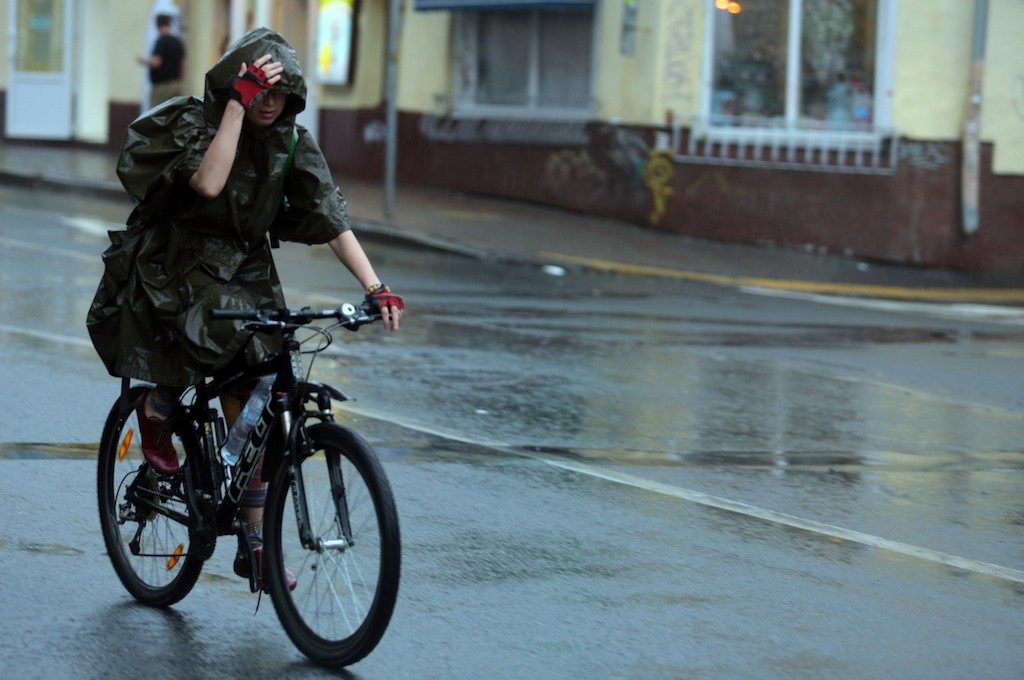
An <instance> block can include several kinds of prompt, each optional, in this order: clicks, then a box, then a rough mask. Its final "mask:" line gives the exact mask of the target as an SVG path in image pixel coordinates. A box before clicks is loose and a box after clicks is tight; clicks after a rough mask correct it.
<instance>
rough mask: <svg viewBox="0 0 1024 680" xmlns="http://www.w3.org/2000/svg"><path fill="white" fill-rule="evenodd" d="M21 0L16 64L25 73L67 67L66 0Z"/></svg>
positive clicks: (49, 71)
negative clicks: (64, 0) (65, 37)
mask: <svg viewBox="0 0 1024 680" xmlns="http://www.w3.org/2000/svg"><path fill="white" fill-rule="evenodd" d="M17 1H18V43H17V44H18V49H17V54H16V56H15V68H16V69H17V70H18V71H21V72H22V73H59V72H61V71H63V70H64V2H63V0H17Z"/></svg>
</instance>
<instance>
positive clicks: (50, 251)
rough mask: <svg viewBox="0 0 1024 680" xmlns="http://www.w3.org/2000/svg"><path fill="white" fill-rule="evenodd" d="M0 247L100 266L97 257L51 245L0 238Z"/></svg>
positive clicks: (99, 259)
mask: <svg viewBox="0 0 1024 680" xmlns="http://www.w3.org/2000/svg"><path fill="white" fill-rule="evenodd" d="M0 245H5V246H10V247H12V248H21V249H23V250H34V251H37V252H40V253H46V254H47V255H62V256H64V257H70V258H72V259H74V260H81V261H82V262H89V263H91V264H96V265H98V264H102V262H103V261H102V259H101V258H100V256H99V255H98V254H97V255H89V254H88V253H80V252H78V251H77V250H68V249H67V248H57V247H54V246H51V245H40V244H38V243H31V242H29V241H21V240H18V239H14V238H7V237H6V236H0Z"/></svg>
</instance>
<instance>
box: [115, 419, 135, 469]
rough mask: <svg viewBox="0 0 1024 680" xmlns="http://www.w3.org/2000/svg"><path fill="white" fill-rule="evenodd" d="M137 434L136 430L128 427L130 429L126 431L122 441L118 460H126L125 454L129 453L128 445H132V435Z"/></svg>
mask: <svg viewBox="0 0 1024 680" xmlns="http://www.w3.org/2000/svg"><path fill="white" fill-rule="evenodd" d="M134 436H135V430H134V429H133V428H130V427H129V428H128V431H127V432H125V433H124V440H123V441H122V442H121V450H120V451H118V452H117V460H118V461H122V460H124V456H125V454H126V453H128V447H129V446H131V445H132V437H134Z"/></svg>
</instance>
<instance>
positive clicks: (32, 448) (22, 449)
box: [0, 442, 99, 460]
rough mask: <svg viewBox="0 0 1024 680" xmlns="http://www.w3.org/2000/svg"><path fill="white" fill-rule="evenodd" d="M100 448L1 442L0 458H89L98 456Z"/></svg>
mask: <svg viewBox="0 0 1024 680" xmlns="http://www.w3.org/2000/svg"><path fill="white" fill-rule="evenodd" d="M98 448H99V444H55V443H47V442H9V443H6V444H0V460H40V459H48V458H64V459H89V458H96V450H97V449H98Z"/></svg>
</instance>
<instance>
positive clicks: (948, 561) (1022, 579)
mask: <svg viewBox="0 0 1024 680" xmlns="http://www.w3.org/2000/svg"><path fill="white" fill-rule="evenodd" d="M344 408H345V410H346V411H349V412H351V413H354V414H357V415H362V416H365V417H369V418H374V419H377V420H382V421H385V422H391V423H394V424H396V425H399V426H401V427H404V428H406V429H410V430H415V431H417V432H423V433H425V434H431V435H435V436H439V437H443V438H445V439H451V440H454V441H458V442H462V443H466V444H473V445H476V446H483V447H486V448H490V449H495V450H498V451H500V452H502V453H509V454H512V455H516V456H521V457H523V458H530V459H533V460H537V461H540V462H543V463H547V464H548V465H551V466H553V467H557V468H561V469H563V470H568V471H571V472H576V473H579V474H583V475H588V476H590V477H596V478H598V479H603V480H605V481H609V482H614V483H616V484H624V485H626V486H632V487H634V488H638V489H643V490H645V491H652V492H654V493H660V494H663V495H665V496H670V497H672V498H678V499H680V500H684V501H688V502H690V503H696V504H698V505H703V506H706V507H710V508H717V509H719V510H725V511H727V512H732V513H735V514H739V515H744V516H746V517H752V518H754V519H759V520H762V521H765V522H772V523H774V524H781V525H783V526H788V527H792V528H794V529H800V530H801V531H807V532H810V533H815V534H819V535H821V536H828V537H829V538H834V539H838V540H842V541H849V542H851V543H859V544H861V545H865V546H869V547H872V548H878V549H880V550H888V551H890V552H894V553H898V554H900V555H906V556H908V557H914V558H916V559H920V560H926V561H928V562H935V563H938V564H944V565H946V566H950V567H954V568H956V569H963V570H964V571H970V572H974V573H976V574H983V575H985V576H991V577H993V578H998V579H1002V580H1004V581H1010V582H1013V583H1019V584H1024V571H1020V570H1017V569H1012V568H1010V567H1004V566H1001V565H998V564H990V563H988V562H981V561H978V560H974V559H971V558H969V557H961V556H959V555H951V554H949V553H944V552H940V551H938V550H932V549H930V548H922V547H920V546H916V545H911V544H909V543H901V542H899V541H893V540H890V539H888V538H882V537H880V536H874V535H872V534H866V533H864V532H862V531H855V530H853V529H844V528H843V527H838V526H834V525H832V524H826V523H824V522H818V521H815V520H812V519H804V518H802V517H797V516H795V515H787V514H785V513H782V512H776V511H774V510H768V509H766V508H759V507H757V506H756V505H750V504H748V503H743V502H741V501H733V500H729V499H728V498H720V497H718V496H712V495H710V494H706V493H702V492H700V491H693V490H691V489H684V488H682V487H678V486H672V485H670V484H664V483H662V482H656V481H654V480H651V479H645V478H643V477H636V476H634V475H629V474H625V473H622V472H618V471H616V470H609V469H606V468H602V467H599V466H596V465H590V464H587V463H580V462H577V461H572V460H566V459H556V458H550V457H548V456H542V455H540V454H534V453H528V452H525V451H517V450H515V449H510V448H508V447H507V446H505V445H502V444H499V443H497V442H493V441H486V440H476V439H473V438H468V437H465V436H463V435H457V434H454V433H451V432H445V431H443V430H441V429H439V428H430V427H426V426H423V425H420V424H419V423H415V422H412V421H410V420H407V419H404V418H400V417H399V418H396V417H395V416H394V415H393V414H377V413H375V412H373V411H372V410H368V409H363V408H358V407H355V406H352V405H349V404H348V403H346V404H345V405H344Z"/></svg>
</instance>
